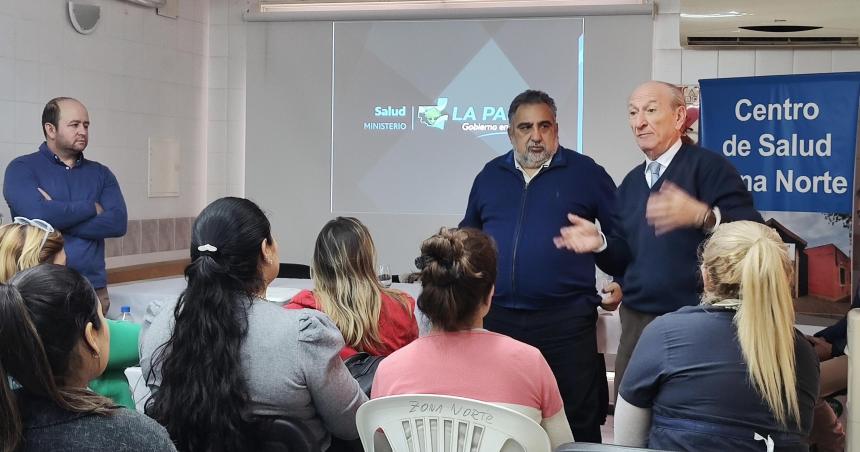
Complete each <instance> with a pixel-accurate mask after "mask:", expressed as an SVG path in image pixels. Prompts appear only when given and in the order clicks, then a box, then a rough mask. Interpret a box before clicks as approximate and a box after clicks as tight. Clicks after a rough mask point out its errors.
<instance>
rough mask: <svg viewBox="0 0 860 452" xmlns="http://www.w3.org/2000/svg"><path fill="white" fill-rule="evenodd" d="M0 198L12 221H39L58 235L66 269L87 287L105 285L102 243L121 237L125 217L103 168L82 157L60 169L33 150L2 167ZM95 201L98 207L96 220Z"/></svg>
mask: <svg viewBox="0 0 860 452" xmlns="http://www.w3.org/2000/svg"><path fill="white" fill-rule="evenodd" d="M37 188H41V189H42V190H45V192H47V193H48V194H49V195H50V196H51V198H52V200H51V201H47V200H45V198H43V197H42V195H41V194H40V193H39V191H38V190H37ZM3 196H4V197H5V198H6V203H7V204H9V210H11V212H12V216H22V217H27V218H39V219H42V220H45V221H47V222H48V223H51V225H52V226H53V227H54V228H55V229H58V230H60V231H62V233H63V239H64V241H65V250H66V255H67V257H68V265H69V266H70V267H72V268H74V269H75V270H77V271H79V272H81V274H83V275H84V276H85V277H86V278H87V279H88V280H89V281H90V283H91V284H92V285H93V287H95V288H101V287H105V286H106V285H107V277H106V274H105V242H104V239H105V238H106V237H120V236H122V235H124V234H125V230H126V228H127V225H128V213H127V211H126V207H125V200H124V199H123V197H122V192H121V191H120V189H119V183H117V181H116V177H114V175H113V173H111V171H110V170H109V169H108V168H107V167H106V166H104V165H102V164H100V163H97V162H94V161H92V160H87V159H85V158H84V157H83V155H82V156H81V157H80V159H78V161H77V162H76V164H75V166H74V167H66V165H65V164H64V163H63V162H62V161H61V160H60V159H59V158H58V157H57V156H55V155H54V153H53V152H51V150H50V149H48V145H47V144H45V143H42V145H41V146H40V147H39V150H38V151H36V152H34V153H32V154H28V155H23V156H21V157H18V158H16V159H15V160H12V163H10V164H9V166H8V167H6V176H5V178H4V179H3ZM96 202H98V203H99V204H101V206H102V207H103V208H104V212H102V213H101V214H99V215H96V206H95V203H96Z"/></svg>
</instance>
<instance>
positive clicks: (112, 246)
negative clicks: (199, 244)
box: [105, 217, 194, 257]
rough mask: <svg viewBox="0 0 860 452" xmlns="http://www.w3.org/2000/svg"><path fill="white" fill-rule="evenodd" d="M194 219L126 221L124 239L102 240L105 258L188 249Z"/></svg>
mask: <svg viewBox="0 0 860 452" xmlns="http://www.w3.org/2000/svg"><path fill="white" fill-rule="evenodd" d="M193 223H194V218H191V217H180V218H158V219H150V220H130V221H129V222H128V232H126V234H125V236H124V237H117V238H112V239H107V240H105V257H118V256H134V255H138V254H150V253H158V252H163V251H177V250H188V247H189V246H190V243H191V225H192V224H193Z"/></svg>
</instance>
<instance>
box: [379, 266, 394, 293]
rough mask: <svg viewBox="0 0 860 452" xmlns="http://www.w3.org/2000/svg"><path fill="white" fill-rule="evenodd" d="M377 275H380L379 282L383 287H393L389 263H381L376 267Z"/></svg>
mask: <svg viewBox="0 0 860 452" xmlns="http://www.w3.org/2000/svg"><path fill="white" fill-rule="evenodd" d="M376 275H377V276H378V277H379V283H380V284H382V287H385V288H388V287H391V268H390V267H389V266H388V265H380V266H379V267H378V268H377V269H376Z"/></svg>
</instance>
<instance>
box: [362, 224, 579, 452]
mask: <svg viewBox="0 0 860 452" xmlns="http://www.w3.org/2000/svg"><path fill="white" fill-rule="evenodd" d="M416 265H418V268H419V269H420V271H421V282H422V285H423V287H424V288H423V290H422V292H421V295H419V296H418V307H419V308H420V309H421V310H422V311H423V312H424V314H426V315H427V316H428V317H429V318H430V320H431V322H432V324H433V329H432V331H431V333H430V334H429V335H427V336H425V337H421V338H419V339H417V340H415V341H414V342H412V343H411V344H409V345H407V346H405V347H403V348H401V349H400V350H398V351H396V352H394V353H393V354H392V355H391V356H389V357H388V358H386V359H385V360H383V361H382V362H381V363H380V364H379V368H378V369H377V371H376V378H375V379H374V381H373V394H372V398H377V397H384V396H390V395H398V394H441V395H452V396H458V397H467V398H470V399H477V400H482V401H485V402H491V403H495V404H498V405H502V406H505V407H508V408H512V409H514V410H516V411H518V412H520V413H523V414H525V415H526V416H528V417H530V418H532V419H533V420H534V421H535V422H538V423H539V424H541V426H543V428H544V429H545V430H546V432H547V434H548V435H549V439H550V442H551V443H552V447H553V449H554V448H556V447H557V446H558V445H560V444H563V443H566V442H570V441H573V434H572V433H571V430H570V425H569V424H568V422H567V418H566V417H565V414H564V406H563V405H562V401H561V395H560V394H559V392H558V385H557V384H556V381H555V377H554V376H553V374H552V371H551V370H550V368H549V365H548V364H547V363H546V360H544V358H543V356H542V355H541V354H540V352H539V351H538V350H537V349H536V348H534V347H532V346H530V345H526V344H524V343H522V342H518V341H516V340H514V339H511V338H510V337H508V336H504V335H501V334H497V333H492V332H490V331H487V330H485V329H484V328H483V324H484V323H483V321H484V316H485V315H486V314H487V312H488V311H489V310H490V302H491V300H492V298H493V287H494V283H495V280H496V249H495V246H494V245H493V242H492V240H491V239H490V238H489V237H488V236H487V235H486V234H484V233H483V232H481V231H478V230H475V229H442V230H441V231H440V232H439V233H438V234H436V235H434V236H433V237H430V238H429V239H427V240H425V241H424V243H423V244H422V245H421V257H419V258H418V259H417V260H416ZM488 376H491V377H490V378H488Z"/></svg>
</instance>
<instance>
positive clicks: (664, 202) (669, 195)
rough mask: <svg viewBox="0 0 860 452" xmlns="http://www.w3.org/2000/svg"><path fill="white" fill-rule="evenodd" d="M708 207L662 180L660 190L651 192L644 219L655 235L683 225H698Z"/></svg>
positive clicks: (700, 223)
mask: <svg viewBox="0 0 860 452" xmlns="http://www.w3.org/2000/svg"><path fill="white" fill-rule="evenodd" d="M709 210H710V208H709V207H708V205H707V204H705V203H703V202H701V201H699V200H697V199H696V198H693V197H692V196H690V195H689V194H687V192H685V191H684V190H683V189H682V188H681V187H678V186H677V185H675V184H673V183H672V182H669V181H666V182H663V186H662V187H660V191H659V192H657V193H653V194H651V196H650V197H649V198H648V206H647V208H646V210H645V219H646V220H648V224H650V225H652V226H654V230H655V232H656V233H657V235H660V234H665V233H667V232H670V231H674V230H675V229H679V228H684V227H699V226H701V225H702V221H703V220H704V219H705V217H706V215H707V214H708V211H709Z"/></svg>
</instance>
